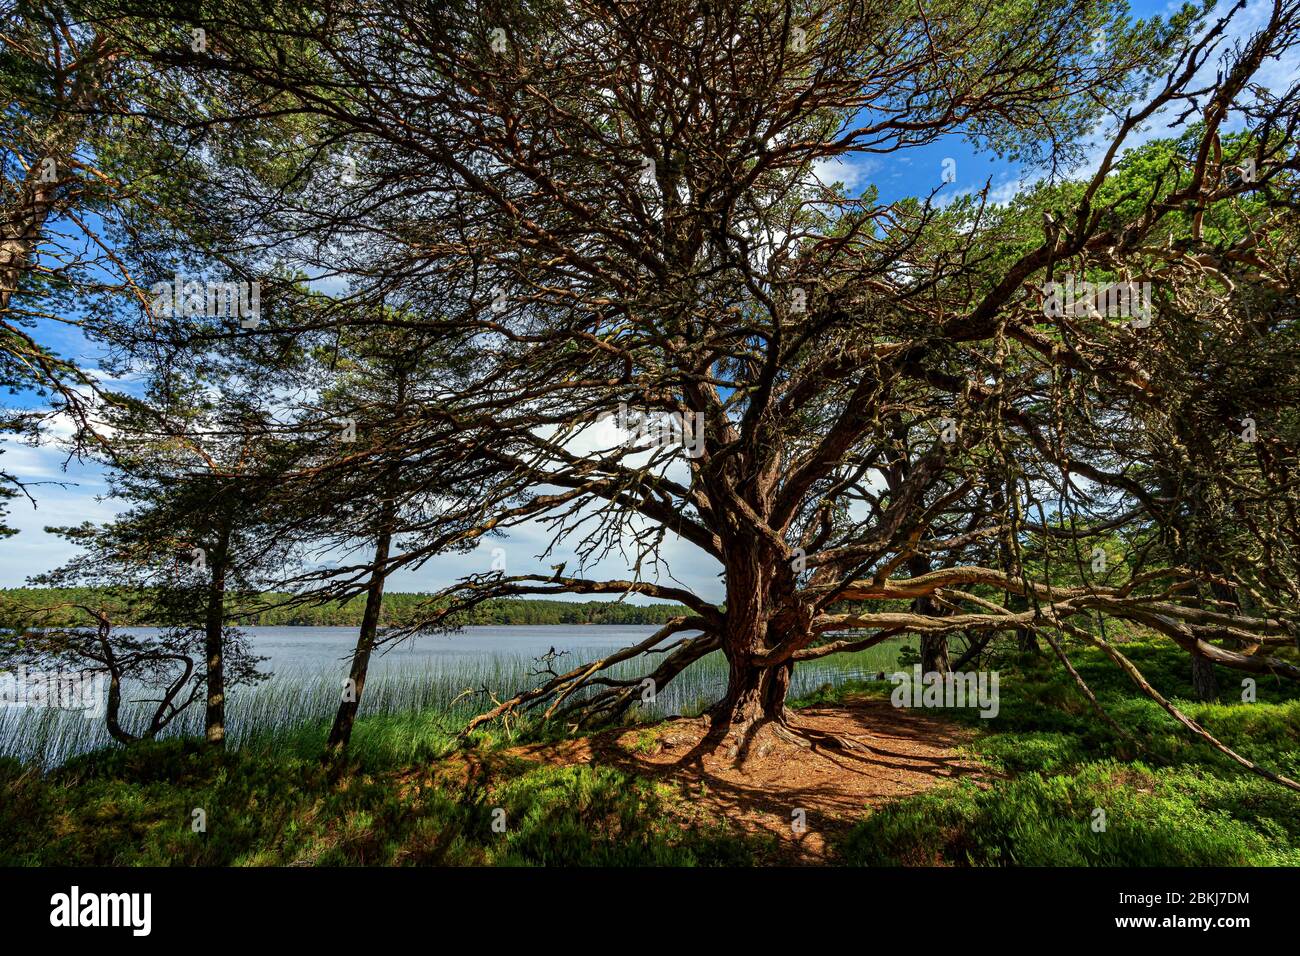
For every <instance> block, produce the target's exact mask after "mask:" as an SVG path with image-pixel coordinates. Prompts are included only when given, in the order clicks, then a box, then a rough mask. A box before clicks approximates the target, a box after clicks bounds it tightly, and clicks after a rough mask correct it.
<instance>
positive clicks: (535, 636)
mask: <svg viewBox="0 0 1300 956" xmlns="http://www.w3.org/2000/svg"><path fill="white" fill-rule="evenodd" d="M139 630H141V631H143V630H144V629H139ZM656 630H657V628H656V627H655V626H654V625H590V626H582V625H571V624H559V625H539V626H511V627H468V628H465V629H464V630H463V631H461V632H459V633H455V634H444V635H436V636H427V637H417V638H414V639H411V640H407V641H403V642H401V643H400V644H396V645H393V646H391V647H386V648H381V649H380V650H379V651H377V652H376V654H375V655H374V656H373V657H372V658H371V663H370V669H369V671H368V674H367V680H366V687H365V692H364V694H363V695H362V698H361V707H360V715H361V716H362V717H365V716H367V715H377V714H394V715H411V714H425V715H429V714H433V715H436V716H437V719H438V721H439V722H440V723H442V724H445V725H446V732H447V733H450V734H454V733H455V731H456V730H457V729H458V728H459V727H463V726H464V722H465V721H466V720H468V719H469V718H470V717H471V716H473V715H474V714H476V713H481V712H483V711H484V710H487V709H488V708H490V707H491V706H492V705H493V703H494V702H495V701H498V700H503V699H505V698H508V697H510V696H512V695H514V694H516V693H518V692H520V691H522V690H526V689H529V688H531V687H535V686H537V685H538V684H539V683H541V682H543V681H544V680H546V679H548V678H549V676H550V675H549V674H547V673H544V672H543V665H541V664H540V663H539V660H538V659H539V658H541V657H542V656H543V655H545V654H547V653H549V652H550V651H551V650H552V649H553V650H554V651H555V652H556V653H557V654H562V656H561V657H560V658H559V659H558V660H556V661H555V662H553V663H552V664H551V666H552V667H553V669H554V670H555V671H556V672H557V673H565V672H566V671H569V670H572V669H573V668H574V667H577V666H578V665H580V664H584V663H590V662H592V661H596V660H599V659H600V658H602V657H605V656H607V655H608V654H610V653H611V652H612V651H615V650H618V649H620V648H624V647H629V646H631V645H634V644H637V643H639V642H641V641H643V640H644V639H645V638H647V637H649V636H650V635H651V634H653V633H654V632H655V631H656ZM244 633H245V635H246V637H247V640H248V642H249V647H250V650H251V651H252V653H254V654H255V655H257V656H260V657H265V658H266V660H265V661H263V662H262V664H261V665H260V670H262V671H263V672H265V673H267V674H268V675H269V676H268V677H267V679H265V680H263V681H261V682H259V683H256V684H253V685H246V686H232V687H229V688H228V692H227V702H226V723H227V728H226V732H227V741H228V742H229V743H230V745H231V746H235V747H238V746H241V745H243V744H244V743H246V742H248V741H251V740H253V739H254V738H257V737H259V736H264V735H266V734H272V735H274V734H277V733H284V732H294V731H296V730H300V729H301V728H303V727H323V726H326V725H328V722H329V721H330V720H331V719H332V717H333V715H334V712H335V711H336V710H337V708H338V702H339V699H340V694H341V690H342V687H343V683H344V679H345V678H346V676H347V674H348V668H349V665H350V656H351V653H352V650H353V648H354V647H355V645H356V638H357V629H356V628H354V627H250V628H245V629H244ZM686 636H688V635H686V634H675V635H672V636H671V637H669V638H667V639H666V640H665V641H664V642H663V644H662V645H660V646H661V647H668V646H671V645H672V644H673V643H675V642H676V641H679V640H681V639H683V637H686ZM897 654H898V647H897V645H892V646H891V645H881V646H879V647H876V648H872V649H870V650H867V651H861V652H858V653H855V654H848V655H839V656H836V657H831V658H824V659H820V660H817V661H814V662H809V663H807V664H803V665H798V666H796V668H795V672H794V679H793V681H792V683H791V690H790V692H791V696H796V697H797V696H800V695H803V694H806V693H808V692H810V691H812V690H815V689H816V688H818V687H821V686H822V685H824V684H827V683H831V684H835V683H839V682H841V681H844V680H849V679H860V678H864V677H870V676H873V675H874V674H875V673H876V672H878V671H881V670H890V669H892V667H893V663H894V661H895V659H896V657H897ZM660 660H662V656H661V655H654V656H652V657H649V658H645V657H642V658H634V659H632V660H630V661H625V662H623V663H621V664H618V665H615V666H614V667H612V668H610V669H608V670H606V671H604V672H602V674H603V676H605V677H609V678H612V679H615V680H626V681H630V682H634V683H638V684H639V682H640V680H641V678H642V677H644V676H645V675H646V674H647V673H648V672H649V671H651V670H653V668H654V667H655V666H656V664H657V662H658V661H660ZM539 672H541V673H539ZM726 683H727V666H726V661H725V660H724V659H723V657H722V655H721V654H720V653H718V652H716V651H715V652H714V653H712V654H709V655H707V656H706V657H704V658H702V659H700V660H698V661H696V662H695V663H693V664H691V665H690V667H688V668H686V669H685V670H684V671H682V673H681V674H679V675H678V676H677V677H676V678H675V679H674V680H673V681H672V682H671V683H670V684H669V685H668V686H667V687H663V688H656V691H657V693H655V694H653V695H652V696H650V697H649V698H647V699H644V700H638V702H637V703H636V704H635V705H634V707H633V714H632V716H635V717H638V718H641V719H655V718H659V717H664V716H669V715H673V714H692V713H700V712H701V711H702V710H703V709H704V708H706V707H707V706H708V705H710V704H712V703H713V702H715V701H717V700H718V699H719V698H720V697H721V696H722V693H723V691H724V690H725V689H726ZM584 693H585V691H582V690H580V691H579V692H578V693H577V694H576V695H574V697H573V698H571V700H576V699H580V698H581V696H582V695H583V694H584ZM151 696H152V697H156V696H157V695H156V693H153V694H151V693H149V692H148V689H147V688H143V687H136V688H131V687H129V686H128V687H127V688H126V691H125V692H124V694H123V698H124V704H123V708H122V711H123V724H124V725H125V726H127V727H128V728H132V727H140V726H143V725H145V724H147V720H143V719H142V714H144V713H146V712H148V711H151V710H152V705H150V704H149V703H147V701H148V700H149V698H150V697H151ZM202 728H203V707H202V705H201V703H200V704H196V705H194V706H191V707H190V708H189V709H188V710H187V711H185V712H184V713H183V714H182V715H181V717H179V718H178V719H177V720H176V721H175V722H173V724H172V725H170V726H169V727H168V728H167V729H166V730H165V731H164V736H171V735H175V734H202ZM322 732H323V731H322ZM111 743H112V740H111V738H110V737H109V736H108V732H107V729H106V727H105V725H104V721H103V719H102V717H99V718H96V719H92V718H90V717H87V716H85V715H84V714H83V713H82V712H78V711H75V710H58V709H55V708H50V707H15V706H4V707H0V755H11V756H16V757H18V758H19V759H22V760H24V761H29V762H33V763H40V764H43V765H45V766H51V765H54V764H57V763H59V762H61V761H63V760H65V759H67V758H68V757H70V756H73V755H75V754H78V753H83V752H86V751H88V750H93V749H95V748H98V747H103V746H107V745H110V744H111Z"/></svg>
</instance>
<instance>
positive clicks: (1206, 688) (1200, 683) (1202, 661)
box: [1192, 654, 1219, 703]
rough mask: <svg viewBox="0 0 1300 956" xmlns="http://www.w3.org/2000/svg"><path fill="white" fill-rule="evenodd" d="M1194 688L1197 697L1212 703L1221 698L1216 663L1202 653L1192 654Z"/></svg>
mask: <svg viewBox="0 0 1300 956" xmlns="http://www.w3.org/2000/svg"><path fill="white" fill-rule="evenodd" d="M1192 688H1193V690H1194V691H1195V692H1196V699H1197V700H1199V701H1202V702H1204V703H1210V702H1212V701H1216V700H1218V699H1219V679H1218V677H1216V676H1215V673H1214V664H1213V662H1211V661H1210V659H1209V658H1208V657H1205V656H1204V655H1202V654H1192Z"/></svg>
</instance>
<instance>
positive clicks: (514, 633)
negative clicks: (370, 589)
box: [245, 624, 672, 675]
mask: <svg viewBox="0 0 1300 956" xmlns="http://www.w3.org/2000/svg"><path fill="white" fill-rule="evenodd" d="M655 630H656V627H655V626H654V625H635V624H632V625H611V624H604V625H586V626H583V625H573V624H544V625H535V626H527V625H513V626H510V627H467V628H465V629H464V630H463V631H461V632H460V633H457V634H439V635H435V636H430V637H417V638H414V639H413V640H408V641H403V642H402V643H401V644H398V645H396V646H394V647H391V648H386V649H381V650H380V651H379V652H377V653H376V654H375V655H374V656H373V657H372V658H371V662H370V673H371V674H375V675H380V674H385V673H389V672H391V671H393V670H395V669H397V670H400V669H404V668H411V667H421V668H422V667H425V666H427V665H430V664H437V663H439V662H444V663H451V662H454V661H456V660H457V659H460V660H465V659H469V658H483V657H499V656H508V657H515V658H520V657H522V658H526V659H528V660H533V659H536V658H538V657H540V656H541V655H543V654H545V653H547V652H548V651H549V650H550V649H552V648H554V649H555V650H556V651H568V652H569V655H570V656H572V657H574V658H577V657H582V658H584V659H586V658H588V657H591V656H600V655H601V654H602V653H608V652H609V651H613V650H618V649H619V648H622V647H629V646H631V645H633V644H636V643H637V642H639V641H643V640H645V639H646V638H647V637H649V636H650V635H651V634H653V633H654V632H655ZM245 632H246V633H247V634H248V637H249V644H250V646H251V648H252V650H253V652H254V653H255V654H257V655H259V656H265V657H268V658H269V660H267V661H266V663H265V664H264V665H263V668H264V669H266V670H270V671H272V672H275V671H281V670H284V669H286V668H295V669H297V668H320V669H324V670H334V671H337V672H338V673H339V674H346V673H347V671H348V666H349V662H350V660H351V655H352V651H353V648H355V647H356V643H357V629H356V628H354V627H250V628H245ZM669 640H670V641H671V640H672V638H670V639H669Z"/></svg>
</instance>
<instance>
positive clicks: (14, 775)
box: [0, 741, 764, 866]
mask: <svg viewBox="0 0 1300 956" xmlns="http://www.w3.org/2000/svg"><path fill="white" fill-rule="evenodd" d="M417 784H418V785H417ZM0 791H2V792H3V793H4V795H5V801H4V809H3V810H2V811H0V865H5V866H13V865H70V866H82V865H132V866H135V865H145V866H153V865H157V866H163V865H190V866H193V865H198V866H213V865H221V866H260V865H280V866H283V865H290V864H295V863H297V864H306V863H309V864H312V865H322V866H345V865H415V864H424V865H509V866H529V865H587V866H606V865H616V866H625V865H707V864H723V863H725V864H747V863H750V862H752V861H753V859H754V853H755V852H756V851H759V850H762V849H764V845H763V844H762V843H761V842H754V841H746V840H743V839H741V838H738V837H736V836H734V835H731V834H728V833H724V832H721V831H713V830H709V829H683V828H682V827H680V826H679V825H677V824H676V823H675V822H673V819H672V818H671V817H670V816H669V815H668V814H667V811H666V803H665V799H664V796H663V795H662V793H661V791H660V790H659V789H658V788H657V787H656V786H655V785H654V784H652V783H650V782H648V781H645V780H640V779H636V778H634V777H630V776H628V775H627V774H625V773H622V772H620V771H617V770H614V769H612V768H608V767H591V766H574V767H550V766H537V765H535V764H529V763H525V762H523V761H516V762H513V763H508V762H507V763H503V764H501V765H498V766H494V767H493V774H492V786H491V788H490V789H488V788H487V787H485V786H483V785H482V783H481V781H476V780H470V781H469V782H468V783H462V784H456V783H453V782H450V781H448V780H440V781H439V782H438V783H436V784H435V783H434V782H433V781H432V780H430V779H429V778H427V777H423V776H420V775H418V774H414V773H410V772H406V771H401V770H398V769H397V768H394V769H393V770H391V771H387V772H382V773H371V772H367V771H363V770H358V769H357V768H355V767H353V768H351V769H350V770H349V771H348V772H345V773H341V774H340V773H336V772H332V771H331V770H329V769H327V768H325V767H322V766H321V765H320V764H319V763H318V762H317V761H312V760H304V759H301V758H296V757H291V756H288V757H287V756H283V755H282V756H279V757H269V756H267V755H263V754H257V753H253V752H251V751H232V752H227V753H213V752H210V751H207V750H205V749H203V748H202V747H201V746H199V745H198V744H197V743H195V742H189V741H166V742H161V743H153V744H144V745H141V746H138V747H133V748H130V749H128V750H118V751H104V752H100V753H97V754H94V755H90V756H88V757H82V758H77V759H76V760H73V761H70V762H69V763H68V764H67V765H66V766H64V767H61V768H59V769H58V770H55V771H53V772H50V773H47V774H42V773H40V772H38V771H36V770H34V769H32V768H25V767H23V766H22V765H20V764H19V763H18V762H16V761H14V760H4V761H0ZM196 809H201V810H203V811H204V812H205V814H206V830H205V832H201V833H199V832H195V831H194V829H193V826H192V823H193V820H194V811H195V810H196ZM498 809H499V810H502V811H504V813H505V816H504V818H501V819H503V820H504V823H505V827H504V830H503V831H502V832H498V831H497V830H494V828H493V825H492V824H493V820H494V812H493V811H495V810H498Z"/></svg>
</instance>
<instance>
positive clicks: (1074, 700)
mask: <svg viewBox="0 0 1300 956" xmlns="http://www.w3.org/2000/svg"><path fill="white" fill-rule="evenodd" d="M1124 653H1125V654H1126V656H1128V657H1129V658H1130V659H1132V660H1133V661H1134V662H1135V663H1136V664H1137V665H1138V666H1139V668H1141V669H1142V671H1143V672H1144V673H1145V674H1146V675H1147V677H1148V679H1149V680H1151V682H1152V683H1153V685H1154V686H1156V687H1157V689H1159V690H1160V691H1161V692H1162V693H1163V694H1165V696H1166V697H1169V698H1171V699H1173V702H1174V703H1175V705H1176V706H1178V707H1179V709H1181V710H1182V711H1183V712H1184V713H1186V714H1188V715H1189V716H1190V717H1192V718H1193V719H1195V720H1196V721H1198V722H1199V723H1201V724H1202V726H1204V727H1205V728H1206V729H1207V730H1209V731H1210V732H1211V733H1212V734H1214V735H1215V736H1216V737H1218V738H1219V739H1220V740H1222V741H1223V742H1224V743H1226V744H1227V745H1228V746H1229V747H1232V748H1234V749H1236V750H1237V751H1238V752H1240V753H1242V754H1244V755H1245V756H1247V757H1249V758H1250V759H1252V760H1254V761H1256V762H1257V763H1260V764H1262V765H1264V766H1266V767H1268V768H1269V769H1272V770H1274V771H1279V772H1282V773H1284V774H1286V775H1288V776H1290V777H1292V778H1293V779H1294V778H1300V694H1297V692H1296V690H1295V689H1294V688H1292V687H1289V686H1286V685H1284V684H1282V683H1281V682H1274V681H1267V680H1261V681H1259V683H1258V695H1259V699H1258V702H1256V703H1242V702H1239V701H1238V702H1235V703H1229V702H1228V701H1230V700H1232V699H1233V695H1236V697H1239V696H1240V693H1241V691H1240V687H1239V686H1238V685H1237V684H1233V683H1229V681H1230V680H1233V679H1238V680H1239V679H1240V678H1239V676H1238V677H1235V678H1234V676H1233V675H1232V673H1231V672H1222V671H1221V672H1220V674H1219V677H1220V686H1221V699H1222V700H1223V701H1224V702H1223V703H1218V704H1201V703H1196V702H1194V701H1191V700H1189V699H1188V698H1189V697H1190V696H1191V684H1190V664H1189V662H1188V659H1187V657H1186V655H1185V654H1182V653H1180V652H1178V651H1177V650H1176V649H1171V648H1169V647H1167V646H1164V645H1161V644H1158V643H1148V642H1144V641H1135V642H1133V643H1129V644H1126V645H1124ZM1070 654H1071V658H1072V660H1073V661H1074V663H1075V666H1076V667H1077V668H1078V669H1079V671H1080V673H1081V674H1082V675H1083V677H1084V679H1085V680H1086V681H1087V682H1088V683H1089V686H1091V687H1092V689H1093V690H1094V692H1095V693H1096V694H1097V696H1098V698H1099V700H1100V702H1101V704H1102V706H1103V707H1104V708H1105V710H1106V711H1107V713H1109V714H1111V716H1113V717H1114V718H1115V719H1116V721H1117V723H1118V724H1119V725H1120V726H1121V727H1123V728H1125V729H1126V730H1127V731H1128V733H1129V734H1130V735H1131V736H1130V739H1126V738H1124V737H1122V736H1120V735H1118V734H1116V733H1115V732H1114V731H1113V730H1111V729H1110V728H1109V727H1107V726H1106V725H1105V724H1103V723H1101V722H1100V721H1098V720H1097V719H1096V717H1095V715H1094V712H1093V711H1092V709H1091V707H1090V706H1089V704H1088V703H1087V701H1086V700H1085V699H1084V697H1083V695H1082V694H1080V693H1079V691H1078V690H1077V688H1076V687H1075V685H1074V682H1073V681H1072V680H1071V679H1070V678H1069V676H1068V675H1066V674H1064V673H1063V672H1062V671H1061V669H1060V667H1059V666H1057V664H1056V662H1055V659H1054V658H1046V657H1045V658H1033V657H1019V656H1015V655H1013V656H1009V657H1008V658H1006V659H1005V660H1004V661H1002V662H1001V666H1000V673H1001V681H1002V695H1001V696H1002V701H1001V711H1000V713H999V715H998V717H997V718H994V719H992V720H987V721H986V720H981V719H980V718H978V717H977V716H974V715H973V714H971V712H969V711H960V712H957V711H954V712H952V713H951V714H950V716H951V717H952V718H953V719H954V720H959V721H962V722H965V723H968V724H972V725H975V726H977V728H978V729H979V730H980V731H981V733H980V736H979V737H978V738H977V739H976V742H975V744H974V745H973V747H972V748H971V750H972V752H973V754H974V755H975V756H977V757H978V758H979V759H980V760H981V761H982V762H984V763H985V764H986V765H988V766H989V768H990V770H991V771H992V773H993V774H994V776H993V777H992V778H991V780H989V781H986V782H985V784H984V785H983V786H981V785H979V784H976V783H973V782H969V781H967V782H963V783H961V784H958V785H955V786H949V787H945V788H942V789H939V790H934V791H931V792H929V793H926V794H922V795H919V796H916V797H912V798H909V799H907V800H903V801H900V802H898V803H895V804H892V805H891V806H889V807H887V808H885V809H883V810H881V811H880V812H877V813H874V814H872V815H870V816H868V817H866V818H865V819H863V820H862V821H861V822H860V823H859V824H857V826H855V827H854V828H853V830H852V832H851V833H850V834H849V835H848V836H847V837H846V838H844V839H843V840H842V841H840V844H839V846H838V847H837V853H838V858H839V859H840V860H841V861H842V862H844V863H849V864H857V865H866V866H887V865H900V864H925V865H931V864H945V865H958V866H961V865H974V866H990V865H991V866H998V865H1022V866H1042V865H1054V866H1210V865H1214V866H1234V865H1249V866H1296V865H1300V794H1296V793H1294V792H1292V791H1288V790H1285V789H1283V788H1282V787H1280V786H1278V785H1276V784H1273V783H1270V782H1268V781H1266V780H1264V779H1262V778H1260V777H1258V776H1255V775H1251V774H1248V773H1245V772H1244V771H1242V770H1240V769H1239V768H1238V767H1237V766H1236V765H1235V764H1234V763H1232V762H1231V761H1229V760H1228V758H1226V757H1223V756H1221V755H1219V754H1218V753H1216V752H1215V751H1213V750H1211V749H1210V748H1209V747H1207V746H1206V745H1204V744H1202V743H1199V742H1196V741H1194V740H1192V739H1191V738H1190V737H1189V736H1188V735H1187V734H1186V733H1185V732H1184V731H1182V729H1181V728H1179V727H1178V725H1177V724H1176V722H1175V721H1174V720H1173V719H1172V718H1171V717H1170V716H1169V715H1168V714H1166V713H1165V712H1164V710H1163V709H1161V708H1160V707H1159V706H1158V705H1157V704H1155V703H1154V702H1153V701H1151V700H1149V699H1147V698H1146V697H1145V696H1142V695H1141V694H1140V693H1139V692H1138V691H1137V690H1136V688H1134V687H1133V686H1132V685H1131V684H1130V683H1129V682H1128V680H1127V678H1125V677H1124V676H1123V675H1122V674H1120V673H1119V672H1118V671H1117V670H1116V669H1115V668H1114V667H1113V666H1111V665H1110V663H1109V662H1108V661H1107V660H1106V659H1105V658H1104V657H1103V656H1102V655H1101V653H1100V652H1098V651H1095V650H1092V649H1084V648H1078V647H1074V648H1071V649H1070ZM835 693H840V691H836V692H835ZM1098 810H1101V811H1103V812H1104V815H1105V816H1104V820H1105V827H1104V829H1101V828H1100V827H1099V826H1097V824H1098V823H1099V822H1100V819H1101V818H1100V817H1099V815H1098V814H1097V811H1098Z"/></svg>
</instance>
